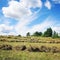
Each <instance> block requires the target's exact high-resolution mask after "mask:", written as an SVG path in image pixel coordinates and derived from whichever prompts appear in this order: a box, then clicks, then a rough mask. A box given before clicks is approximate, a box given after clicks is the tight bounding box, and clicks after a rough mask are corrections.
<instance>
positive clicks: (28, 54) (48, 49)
mask: <svg viewBox="0 0 60 60" xmlns="http://www.w3.org/2000/svg"><path fill="white" fill-rule="evenodd" d="M0 60H60V38H55V39H53V38H51V37H34V36H33V37H19V36H0Z"/></svg>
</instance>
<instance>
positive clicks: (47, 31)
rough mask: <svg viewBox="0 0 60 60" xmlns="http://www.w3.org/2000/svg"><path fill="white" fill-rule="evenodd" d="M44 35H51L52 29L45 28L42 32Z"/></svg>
mask: <svg viewBox="0 0 60 60" xmlns="http://www.w3.org/2000/svg"><path fill="white" fill-rule="evenodd" d="M44 36H45V37H52V29H51V28H47V30H46V31H45V32H44Z"/></svg>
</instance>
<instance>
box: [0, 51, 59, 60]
mask: <svg viewBox="0 0 60 60" xmlns="http://www.w3.org/2000/svg"><path fill="white" fill-rule="evenodd" d="M0 60H60V54H59V53H54V54H53V53H45V52H42V53H41V52H26V51H24V52H22V51H4V50H2V51H1V50H0Z"/></svg>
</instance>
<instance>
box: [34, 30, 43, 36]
mask: <svg viewBox="0 0 60 60" xmlns="http://www.w3.org/2000/svg"><path fill="white" fill-rule="evenodd" d="M41 35H42V32H38V31H36V32H35V33H34V34H33V36H41Z"/></svg>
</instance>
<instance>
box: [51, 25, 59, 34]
mask: <svg viewBox="0 0 60 60" xmlns="http://www.w3.org/2000/svg"><path fill="white" fill-rule="evenodd" d="M52 29H53V30H54V31H56V32H58V33H60V26H54V27H53V28H52Z"/></svg>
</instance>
